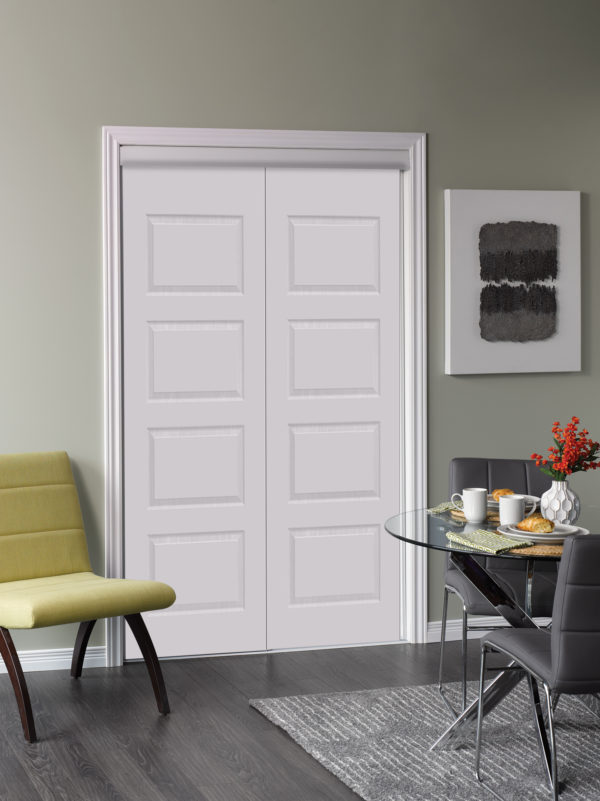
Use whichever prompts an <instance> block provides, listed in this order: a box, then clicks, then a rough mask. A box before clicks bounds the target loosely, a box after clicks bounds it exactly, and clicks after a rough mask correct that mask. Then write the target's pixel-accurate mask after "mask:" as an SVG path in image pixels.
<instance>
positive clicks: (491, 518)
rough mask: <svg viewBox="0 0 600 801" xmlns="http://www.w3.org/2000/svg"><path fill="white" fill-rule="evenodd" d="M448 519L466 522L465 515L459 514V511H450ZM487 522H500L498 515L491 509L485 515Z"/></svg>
mask: <svg viewBox="0 0 600 801" xmlns="http://www.w3.org/2000/svg"><path fill="white" fill-rule="evenodd" d="M449 511H450V517H452V518H454V520H460V521H461V522H462V523H464V522H465V521H466V519H467V518H466V517H465V513H464V512H461V511H460V509H450V510H449ZM486 519H487V521H488V522H489V523H499V522H500V515H499V514H498V512H496V511H495V510H493V509H490V510H488V513H487V518H486Z"/></svg>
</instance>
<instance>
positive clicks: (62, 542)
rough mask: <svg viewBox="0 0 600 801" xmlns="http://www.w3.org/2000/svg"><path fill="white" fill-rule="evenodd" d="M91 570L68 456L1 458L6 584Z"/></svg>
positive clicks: (0, 538)
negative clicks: (7, 582)
mask: <svg viewBox="0 0 600 801" xmlns="http://www.w3.org/2000/svg"><path fill="white" fill-rule="evenodd" d="M90 570H91V566H90V560H89V555H88V549H87V543H86V539H85V532H84V529H83V520H82V517H81V509H80V507H79V498H78V496H77V489H76V487H75V482H74V480H73V473H72V471H71V464H70V462H69V457H68V456H67V454H66V453H64V452H62V451H59V452H53V453H26V454H9V455H4V456H0V582H5V581H20V580H22V579H33V578H42V577H44V576H59V575H64V574H66V573H83V572H86V571H90Z"/></svg>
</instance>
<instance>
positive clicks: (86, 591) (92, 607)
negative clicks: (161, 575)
mask: <svg viewBox="0 0 600 801" xmlns="http://www.w3.org/2000/svg"><path fill="white" fill-rule="evenodd" d="M174 601H175V592H174V591H173V589H171V587H169V586H168V584H163V583H162V582H160V581H137V580H134V579H113V578H103V577H102V576H96V575H95V574H94V573H90V572H85V573H67V574H65V575H62V576H49V577H46V578H35V579H25V580H23V581H9V582H5V583H3V584H0V626H3V627H4V628H7V629H34V628H40V627H42V626H56V625H58V624H59V623H78V622H81V621H83V620H97V619H98V618H103V617H115V616H116V615H129V614H135V613H136V612H148V611H150V610H152V609H164V608H166V607H167V606H171V604H172V603H173V602H174Z"/></svg>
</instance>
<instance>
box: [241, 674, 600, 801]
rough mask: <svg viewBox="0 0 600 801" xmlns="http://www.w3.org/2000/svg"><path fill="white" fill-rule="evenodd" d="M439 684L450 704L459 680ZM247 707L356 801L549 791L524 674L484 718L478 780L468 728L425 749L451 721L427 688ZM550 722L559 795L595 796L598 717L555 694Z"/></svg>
mask: <svg viewBox="0 0 600 801" xmlns="http://www.w3.org/2000/svg"><path fill="white" fill-rule="evenodd" d="M447 686H448V691H449V695H450V696H451V697H452V699H453V700H454V699H456V705H458V700H459V699H458V694H459V687H460V685H458V684H449V685H447ZM470 693H471V696H473V695H474V693H475V687H474V686H473V685H471V686H470ZM250 705H251V706H253V707H254V708H255V709H256V710H258V711H259V712H260V713H262V714H263V715H264V716H265V717H266V718H268V720H270V721H271V722H272V723H274V724H275V725H276V726H279V727H280V728H281V729H283V730H284V731H285V732H287V733H288V734H289V735H290V737H292V739H294V740H295V741H296V742H297V743H298V744H299V745H300V746H302V748H304V750H305V751H307V752H308V753H309V754H310V755H311V756H312V757H314V758H315V759H316V760H318V762H320V763H321V764H322V765H323V766H324V767H326V768H327V770H329V771H330V772H331V773H333V775H334V776H337V777H338V779H340V780H341V781H342V782H344V784H346V785H347V786H348V787H350V788H351V789H352V790H354V792H355V793H357V794H358V795H359V796H360V797H361V798H363V799H365V801H434V799H435V801H463V799H464V800H467V799H468V801H471V799H473V801H480V800H481V801H490V800H491V799H496V798H501V799H503V800H504V801H548V800H549V799H550V798H551V794H550V790H549V788H548V785H547V784H546V781H545V779H544V774H543V772H542V771H543V768H542V762H541V757H540V752H539V748H538V745H537V740H536V737H535V733H534V727H533V722H532V720H533V718H532V712H531V708H530V701H529V693H528V690H527V683H526V682H525V681H523V682H521V683H520V684H519V686H518V687H517V688H516V689H515V690H513V692H512V693H510V694H509V696H508V697H507V698H505V699H504V700H503V701H502V702H501V703H500V704H499V705H498V706H497V707H496V709H494V710H493V712H492V713H490V714H489V715H488V716H487V717H486V718H484V722H483V747H482V759H481V773H482V778H483V784H480V783H479V782H478V781H477V779H476V778H475V774H474V758H475V741H474V733H473V739H472V741H471V742H469V743H468V744H467V745H464V746H462V747H460V748H458V749H456V748H455V749H445V750H437V751H433V752H432V751H430V750H429V747H430V745H431V744H432V743H433V742H434V741H435V740H436V739H437V738H438V737H439V736H440V735H441V734H442V732H443V731H444V730H445V728H446V727H447V726H448V725H449V724H450V723H451V721H452V718H451V716H450V713H449V712H448V710H447V708H446V707H445V705H444V703H443V701H442V699H441V698H440V696H439V694H438V692H437V688H436V687H435V686H434V685H426V686H423V687H397V688H394V687H390V688H386V689H382V690H362V691H359V692H343V693H324V694H319V695H297V696H290V697H287V698H261V699H255V700H252V701H250ZM555 721H556V738H557V753H558V771H559V781H560V784H561V796H560V798H561V801H598V800H599V799H600V719H599V718H598V717H596V715H594V714H593V713H592V712H591V711H589V710H588V709H586V707H585V706H584V705H583V704H582V703H581V702H580V701H578V700H577V699H576V698H573V697H572V696H571V697H569V696H563V697H562V698H561V699H560V703H559V705H558V708H557V710H556V713H555Z"/></svg>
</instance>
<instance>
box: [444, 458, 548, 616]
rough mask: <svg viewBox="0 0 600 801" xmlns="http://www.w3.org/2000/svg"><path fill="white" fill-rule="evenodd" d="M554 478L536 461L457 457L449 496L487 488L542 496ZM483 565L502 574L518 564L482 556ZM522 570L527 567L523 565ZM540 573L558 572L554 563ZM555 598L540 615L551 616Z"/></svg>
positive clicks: (452, 465) (539, 567)
mask: <svg viewBox="0 0 600 801" xmlns="http://www.w3.org/2000/svg"><path fill="white" fill-rule="evenodd" d="M551 484H552V479H551V478H550V477H549V476H547V475H545V473H542V472H541V470H540V468H539V467H537V465H536V463H535V462H534V461H533V460H532V459H480V458H475V457H466V456H462V457H460V456H457V457H455V458H454V459H452V460H451V461H450V474H449V490H450V492H449V494H448V497H450V496H451V495H452V494H453V493H454V492H462V491H463V489H464V488H465V487H487V489H488V490H489V491H490V492H491V491H492V490H495V489H503V488H508V489H511V490H514V491H515V492H520V493H523V494H524V495H536V496H538V497H539V496H541V494H542V493H543V492H545V491H546V490H547V489H549V488H550V485H551ZM481 561H482V563H483V564H484V565H485V566H486V567H487V568H489V569H490V570H495V571H496V572H502V571H504V570H507V569H513V570H514V569H515V568H516V569H517V570H519V568H518V567H516V566H515V565H514V564H512V565H510V564H507V561H506V559H501V558H498V557H482V559H481ZM447 566H448V569H453V566H452V565H451V563H450V560H449V559H448V560H447ZM520 567H521V569H522V570H524V569H525V567H526V565H525V564H523V565H521V566H520ZM536 571H537V572H538V573H552V574H554V573H555V567H554V564H553V563H552V562H539V561H538V563H537V565H536ZM524 590H525V587H524V585H523V587H519V593H518V597H519V598H520V597H521V595H522V594H523V593H524ZM551 604H552V597H551V596H550V598H549V599H548V601H547V602H545V603H544V605H543V608H541V607H540V605H539V603H538V604H537V605H536V609H535V611H536V614H540V615H547V614H548V613H549V612H550V608H549V607H550V605H551Z"/></svg>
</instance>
